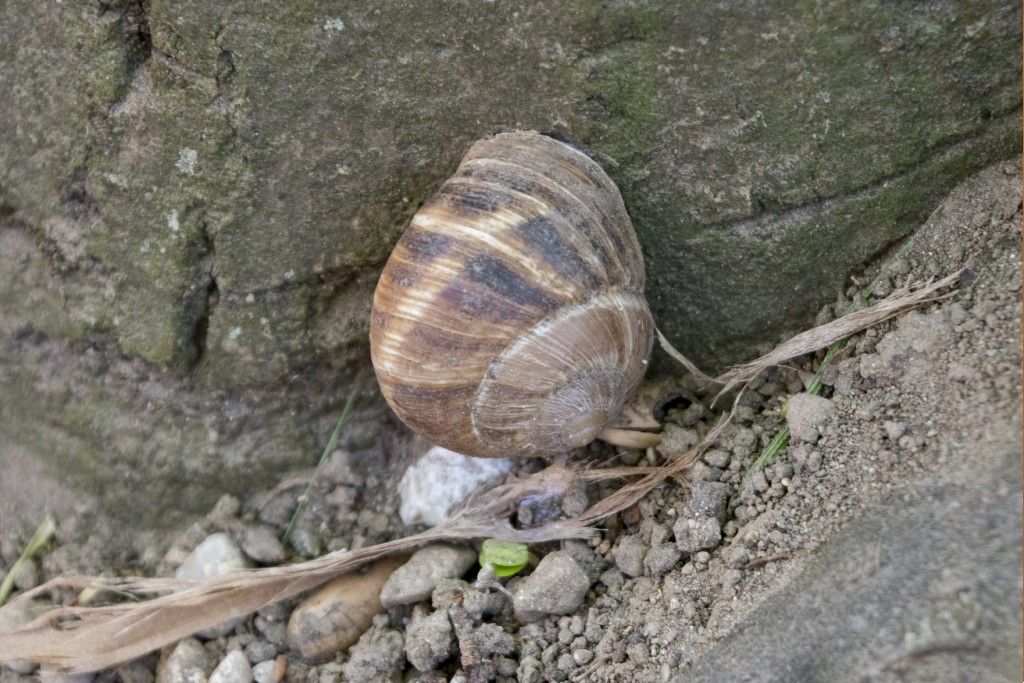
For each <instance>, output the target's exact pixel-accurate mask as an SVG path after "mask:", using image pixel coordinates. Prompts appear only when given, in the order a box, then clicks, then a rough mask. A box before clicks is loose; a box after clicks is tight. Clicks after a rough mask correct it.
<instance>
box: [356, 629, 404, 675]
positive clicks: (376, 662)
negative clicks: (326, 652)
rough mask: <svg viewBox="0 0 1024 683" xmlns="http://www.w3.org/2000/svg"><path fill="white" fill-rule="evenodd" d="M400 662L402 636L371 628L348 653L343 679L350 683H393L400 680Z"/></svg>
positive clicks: (402, 661)
mask: <svg viewBox="0 0 1024 683" xmlns="http://www.w3.org/2000/svg"><path fill="white" fill-rule="evenodd" d="M404 663H405V652H404V648H403V641H402V634H401V633H400V632H399V631H396V630H394V629H391V628H381V627H377V626H376V625H375V626H374V627H373V628H371V629H370V630H369V631H367V632H366V633H364V634H363V635H362V637H361V638H359V642H357V643H356V644H355V645H353V646H352V649H351V650H350V651H349V659H348V662H346V663H345V676H344V679H345V680H346V681H351V683H386V682H387V681H396V682H397V681H399V680H401V677H402V670H403V669H404V668H405V667H404Z"/></svg>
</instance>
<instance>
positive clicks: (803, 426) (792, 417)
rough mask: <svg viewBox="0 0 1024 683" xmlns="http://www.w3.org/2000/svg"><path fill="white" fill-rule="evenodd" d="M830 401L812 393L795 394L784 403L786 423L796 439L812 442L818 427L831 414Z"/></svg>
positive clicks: (816, 438) (816, 436) (814, 439)
mask: <svg viewBox="0 0 1024 683" xmlns="http://www.w3.org/2000/svg"><path fill="white" fill-rule="evenodd" d="M832 407H833V406H832V401H830V400H828V399H827V398H824V397H821V396H815V395H813V394H795V395H793V396H790V397H789V401H788V402H787V403H786V424H788V425H789V431H790V433H791V434H792V435H793V439H794V440H796V441H806V442H807V443H814V442H815V441H817V440H818V428H819V427H820V426H821V423H823V422H824V421H825V420H826V418H828V416H829V415H831V414H832Z"/></svg>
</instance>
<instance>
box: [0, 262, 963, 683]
mask: <svg viewBox="0 0 1024 683" xmlns="http://www.w3.org/2000/svg"><path fill="white" fill-rule="evenodd" d="M958 276H959V273H956V274H954V275H951V276H949V277H947V278H944V279H942V280H940V281H938V282H935V283H931V284H928V285H925V286H923V287H921V288H918V289H916V290H913V291H911V289H910V288H904V289H901V290H898V291H897V292H894V293H893V294H892V295H890V296H889V297H888V298H886V299H884V300H883V301H881V302H880V303H878V304H876V305H874V306H872V307H870V308H866V309H864V310H861V311H857V312H855V313H852V314H850V315H848V316H845V317H843V318H839V319H838V320H834V321H833V322H831V323H828V324H827V325H822V326H821V327H818V328H815V329H813V330H809V331H807V332H804V333H803V334H799V335H797V336H796V337H793V338H792V339H790V340H789V341H787V342H785V343H783V344H781V345H780V346H779V347H778V348H776V349H775V350H774V351H772V352H771V353H769V354H767V355H765V356H762V357H761V358H758V359H757V360H754V361H751V362H749V363H744V364H743V365H740V366H737V367H735V368H733V369H731V370H729V371H728V372H726V373H724V374H723V375H721V376H719V377H717V378H713V379H712V378H710V377H709V376H707V375H705V374H704V373H702V372H701V371H700V370H699V369H698V368H697V367H696V366H695V365H694V364H693V363H691V362H690V361H689V360H687V359H686V358H685V356H683V355H682V354H681V353H679V352H678V351H676V350H675V349H673V348H672V347H671V344H669V343H668V340H667V339H665V338H664V336H663V335H661V333H660V332H659V333H658V336H659V339H660V340H661V342H662V345H663V346H664V347H665V350H666V351H667V352H668V353H669V354H670V355H672V356H673V358H676V360H678V361H679V362H680V363H682V364H683V365H684V366H685V367H687V368H688V369H689V370H690V371H691V372H693V373H694V374H695V375H697V376H698V377H701V378H703V379H705V380H707V381H714V382H716V383H721V384H723V385H724V388H723V391H725V390H728V389H730V388H734V387H736V386H739V385H743V384H744V382H747V381H749V380H750V379H751V378H752V377H754V376H756V375H757V374H758V373H759V372H761V371H762V370H764V369H765V368H768V367H771V366H774V365H779V364H781V363H785V362H786V361H788V360H791V359H793V358H796V357H798V356H800V355H803V354H806V353H810V352H813V351H816V350H818V349H821V348H824V347H826V346H828V345H829V344H831V343H832V342H834V341H836V340H838V339H841V338H843V337H846V336H849V335H850V334H853V333H855V332H859V331H860V330H863V329H865V328H867V327H869V326H871V325H874V324H876V323H878V322H881V321H883V320H886V319H888V318H891V317H893V316H895V315H897V314H899V313H900V312H902V311H905V310H907V309H909V308H912V307H914V306H918V305H921V304H923V303H926V302H928V301H933V300H935V299H936V298H941V297H936V296H935V293H936V292H937V291H938V290H939V289H941V288H942V287H946V286H948V285H951V284H952V283H953V282H955V281H956V279H957V277H958ZM742 393H743V389H741V390H740V392H739V393H738V394H737V396H736V398H735V400H734V402H733V410H732V411H731V412H730V413H729V415H727V416H725V417H724V418H723V419H722V420H721V421H720V422H719V423H718V425H716V426H715V428H714V429H712V430H711V431H710V432H709V433H708V434H707V435H706V436H705V438H704V439H703V440H702V441H701V443H700V444H698V445H697V446H696V447H694V448H693V449H691V450H690V451H688V452H687V453H685V454H683V455H682V456H680V457H678V458H676V459H675V460H673V461H671V462H669V463H667V464H665V465H663V466H661V467H652V468H623V467H616V468H607V469H600V468H598V469H591V470H588V471H585V472H577V471H575V470H572V469H569V468H567V467H565V466H562V465H552V466H550V467H548V468H547V469H544V470H542V471H541V472H538V473H536V474H533V475H531V476H529V477H526V478H525V479H521V480H517V481H513V482H511V483H507V484H503V485H500V486H498V487H496V488H494V489H491V490H490V491H487V492H485V493H483V494H480V495H478V496H476V497H475V498H474V499H472V500H470V501H469V502H468V503H467V505H466V507H464V508H463V510H462V511H460V512H459V513H457V514H456V515H454V516H453V517H452V518H450V519H449V520H448V521H447V522H446V523H444V524H443V525H441V526H439V527H436V528H434V529H431V530H428V531H425V532H423V533H420V534H416V535H414V536H410V537H408V538H403V539H398V540H394V541H388V542H387V543H381V544H379V545H375V546H370V547H367V548H360V549H358V550H349V551H337V552H334V553H330V554H328V555H325V556H323V557H320V558H317V559H314V560H310V561H308V562H303V563H300V564H293V565H286V566H282V567H270V568H264V569H257V570H251V571H246V572H239V573H234V574H230V575H225V576H218V577H213V578H210V579H204V580H202V581H197V582H190V581H180V580H176V579H160V578H155V579H102V578H87V577H76V576H69V577H60V578H57V579H53V580H52V581H49V582H47V583H46V584H44V585H42V586H40V587H38V588H36V589H34V590H31V591H28V592H26V593H24V594H22V595H21V596H19V597H18V598H17V600H15V602H20V601H22V600H30V599H32V598H34V597H37V596H39V595H41V594H43V593H47V592H50V591H53V590H57V589H62V588H76V589H86V588H94V589H100V590H105V591H112V592H116V593H121V594H125V595H129V596H132V597H135V598H139V599H141V598H147V599H142V600H140V601H136V602H124V603H120V604H114V605H104V606H98V607H82V606H79V607H76V606H70V607H58V608H55V609H53V610H50V611H49V612H47V613H45V614H43V615H42V616H40V617H39V618H37V619H35V620H34V621H32V622H30V623H28V624H26V625H24V626H22V627H21V628H18V629H17V630H15V631H11V632H8V633H5V634H3V635H0V661H9V660H13V659H22V660H30V661H34V662H38V663H40V664H43V665H45V666H48V667H53V668H56V669H59V670H62V671H66V672H69V673H78V672H88V671H96V670H99V669H105V668H109V667H112V666H116V665H118V664H121V663H123V662H126V661H129V660H132V659H135V658H136V657H140V656H142V655H144V654H146V653H148V652H151V651H153V650H156V649H159V648H161V647H164V646H166V645H169V644H171V643H173V642H175V641H177V640H180V639H181V638H184V637H187V636H189V635H191V634H192V633H195V632H196V631H201V630H203V629H207V628H210V627H212V626H215V625H217V624H220V623H222V622H224V621H226V620H228V619H230V618H232V617H236V616H241V615H245V614H250V613H252V612H254V611H256V610H258V609H260V608H261V607H263V606H265V605H268V604H272V603H275V602H279V601H281V600H286V599H288V598H292V597H295V596H297V595H299V594H301V593H305V592H307V591H310V590H312V589H314V588H317V587H318V586H320V585H322V584H323V583H325V582H327V581H329V580H331V579H333V578H336V577H338V576H341V575H343V574H346V573H348V572H351V571H355V570H356V569H358V568H360V567H363V566H365V565H366V564H368V563H370V562H372V561H374V560H377V559H379V558H382V557H385V556H388V555H393V554H396V553H403V552H408V551H410V550H411V549H413V548H416V547H418V546H421V545H425V544H427V543H432V542H437V541H460V540H471V539H479V538H500V539H503V540H509V541H516V542H520V543H539V542H544V541H552V540H558V539H564V538H585V537H587V536H589V535H590V534H591V533H592V525H594V524H597V523H599V522H600V521H601V520H603V519H605V518H607V517H609V516H611V515H613V514H615V513H617V512H620V511H622V510H624V509H626V508H628V507H630V506H631V505H634V504H635V503H637V502H638V501H639V500H641V499H642V498H643V497H644V496H646V495H647V494H648V493H649V492H650V491H651V490H653V489H654V488H655V487H657V486H658V485H659V484H661V483H662V482H664V481H665V480H666V479H668V478H670V477H680V476H681V475H682V472H683V470H684V469H686V468H687V467H688V466H690V465H691V464H692V463H693V462H694V460H696V459H697V458H698V457H699V456H700V454H701V453H702V452H703V451H704V450H705V449H707V448H708V447H709V446H710V445H711V444H712V443H714V441H715V439H717V437H718V435H719V434H720V433H721V432H722V430H723V429H724V428H725V426H726V425H727V424H728V423H729V421H730V420H731V418H732V415H733V414H734V412H735V409H736V406H737V405H738V402H739V398H740V396H742ZM628 476H639V477H640V479H638V480H636V481H633V482H631V483H629V484H626V485H625V486H623V487H622V488H620V489H618V490H617V491H616V492H615V493H613V494H612V495H610V496H608V497H607V498H605V499H603V500H600V501H598V502H597V503H595V504H594V505H592V506H591V507H590V508H589V509H587V510H586V511H585V512H584V513H583V514H582V515H580V516H579V517H576V518H573V519H569V520H563V521H559V522H555V523H552V524H548V525H545V526H541V527H538V528H535V529H515V528H513V527H512V526H511V525H510V524H509V521H508V519H509V516H510V514H511V512H512V510H513V509H514V508H515V505H516V504H518V502H519V501H520V500H523V499H527V498H531V497H546V496H551V495H557V494H558V493H561V492H563V491H565V490H566V488H567V487H568V485H569V484H570V483H571V482H573V481H574V480H575V479H576V478H581V479H584V480H587V481H595V480H600V479H613V478H624V477H628ZM12 608H14V605H13V604H12V605H11V606H9V607H8V609H12Z"/></svg>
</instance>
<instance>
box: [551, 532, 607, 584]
mask: <svg viewBox="0 0 1024 683" xmlns="http://www.w3.org/2000/svg"><path fill="white" fill-rule="evenodd" d="M562 550H564V551H565V552H566V553H568V554H569V555H570V556H571V557H572V559H574V560H576V564H578V565H579V566H580V569H582V570H583V571H585V572H586V573H587V576H589V577H590V581H591V583H593V582H594V581H597V579H598V577H599V576H601V572H603V571H604V570H605V569H607V568H608V560H606V559H605V558H603V557H601V556H600V555H598V554H597V553H595V552H594V549H593V548H591V547H590V544H589V543H587V542H586V541H583V540H580V539H575V538H573V539H568V540H565V541H562Z"/></svg>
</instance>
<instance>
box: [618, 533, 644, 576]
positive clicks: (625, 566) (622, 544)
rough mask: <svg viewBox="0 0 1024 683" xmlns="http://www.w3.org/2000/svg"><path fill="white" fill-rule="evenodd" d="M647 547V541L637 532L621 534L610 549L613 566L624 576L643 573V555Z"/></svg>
mask: <svg viewBox="0 0 1024 683" xmlns="http://www.w3.org/2000/svg"><path fill="white" fill-rule="evenodd" d="M647 548H648V546H647V543H645V542H644V540H643V539H642V538H641V537H640V535H639V534H633V535H630V536H623V537H622V538H620V539H619V542H618V544H616V546H615V548H614V549H612V557H613V558H614V559H615V566H616V567H618V568H619V571H621V572H622V573H623V574H625V575H626V576H632V577H637V576H640V575H641V574H643V573H644V557H645V556H646V555H647Z"/></svg>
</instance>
